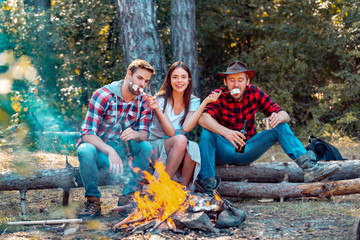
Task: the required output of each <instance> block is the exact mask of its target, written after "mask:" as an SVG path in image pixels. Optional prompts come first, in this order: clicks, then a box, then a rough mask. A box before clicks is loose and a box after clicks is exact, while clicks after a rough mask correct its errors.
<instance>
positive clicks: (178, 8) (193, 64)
mask: <svg viewBox="0 0 360 240" xmlns="http://www.w3.org/2000/svg"><path fill="white" fill-rule="evenodd" d="M171 47H172V60H173V62H175V61H183V62H185V63H187V64H188V65H189V67H190V69H191V73H192V77H193V83H194V89H195V92H196V93H197V94H198V93H199V92H198V90H199V84H198V81H199V67H198V66H199V63H198V49H197V40H196V19H195V0H189V1H184V0H172V1H171Z"/></svg>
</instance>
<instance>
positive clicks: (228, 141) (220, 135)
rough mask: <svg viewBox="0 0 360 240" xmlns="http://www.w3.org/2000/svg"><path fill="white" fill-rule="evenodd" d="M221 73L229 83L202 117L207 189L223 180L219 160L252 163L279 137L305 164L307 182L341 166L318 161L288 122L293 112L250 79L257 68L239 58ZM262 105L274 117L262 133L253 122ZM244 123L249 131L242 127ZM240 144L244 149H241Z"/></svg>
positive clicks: (203, 173)
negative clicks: (217, 168) (218, 170)
mask: <svg viewBox="0 0 360 240" xmlns="http://www.w3.org/2000/svg"><path fill="white" fill-rule="evenodd" d="M219 74H220V75H222V76H223V77H224V84H225V87H221V88H219V89H216V90H214V92H219V91H222V94H221V95H220V97H219V98H218V100H217V101H216V102H213V103H210V104H208V105H207V106H206V108H205V110H204V112H203V114H202V116H201V118H200V119H199V124H200V125H201V126H202V127H203V131H202V133H201V138H200V144H199V145H200V153H201V170H200V174H199V178H200V185H202V187H203V188H204V189H205V191H206V192H208V193H211V192H212V190H213V189H216V188H217V187H218V185H219V183H220V179H218V178H215V163H216V164H235V165H248V164H250V163H252V162H254V161H255V160H256V159H258V158H259V157H260V156H261V155H262V154H263V153H265V152H266V151H267V150H268V149H269V148H270V147H271V146H272V145H274V144H275V143H276V142H279V143H280V145H281V147H282V148H283V150H284V152H285V153H286V154H287V155H288V156H289V157H290V158H292V159H293V160H295V162H296V163H297V164H298V165H299V166H300V167H301V168H302V169H303V171H304V180H305V181H306V182H311V181H318V180H321V179H324V178H325V177H327V176H330V175H332V174H335V173H336V172H337V171H338V170H339V169H340V167H339V166H338V165H337V164H331V165H320V164H318V163H317V161H316V155H315V153H314V152H313V151H306V149H305V148H304V146H303V145H302V144H301V142H300V141H299V139H298V138H297V137H296V136H295V135H294V134H293V132H292V131H291V129H290V127H289V125H288V122H289V121H290V117H289V115H288V113H287V112H285V111H284V110H283V109H282V108H281V107H280V106H279V105H277V104H276V103H274V102H272V101H271V99H270V97H269V96H268V95H266V94H265V93H264V92H263V91H262V90H261V89H260V88H259V87H257V86H255V85H252V84H250V80H251V79H252V78H253V77H254V75H255V73H254V71H253V70H248V69H247V68H246V65H245V64H244V63H242V62H240V61H235V62H232V63H230V64H229V65H228V68H227V70H226V72H220V73H219ZM257 109H259V110H260V111H261V112H263V113H264V114H265V115H266V116H267V117H268V118H269V125H270V127H271V129H269V130H264V131H262V132H261V133H259V134H256V128H255V125H254V123H255V113H256V111H257ZM245 123H246V124H245ZM244 124H245V126H244ZM243 128H244V129H245V130H246V131H247V135H246V136H245V135H244V134H243V133H241V132H240V130H241V129H243ZM239 148H245V149H244V152H243V153H241V152H238V151H236V149H239Z"/></svg>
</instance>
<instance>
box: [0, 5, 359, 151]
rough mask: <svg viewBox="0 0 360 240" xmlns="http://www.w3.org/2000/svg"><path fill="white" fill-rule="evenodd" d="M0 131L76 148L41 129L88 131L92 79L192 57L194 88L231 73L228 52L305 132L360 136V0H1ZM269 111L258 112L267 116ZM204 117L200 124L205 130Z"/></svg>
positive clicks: (160, 68) (199, 90)
mask: <svg viewBox="0 0 360 240" xmlns="http://www.w3.org/2000/svg"><path fill="white" fill-rule="evenodd" d="M0 7H1V16H0V17H1V18H0V89H1V90H0V92H1V94H0V103H1V106H0V140H1V145H6V144H8V143H9V142H11V141H12V136H13V133H15V132H17V136H21V141H22V143H24V144H23V145H26V146H28V147H29V148H31V149H43V150H50V151H56V152H73V150H74V148H73V146H74V143H75V142H74V141H72V142H71V144H69V141H68V140H67V139H65V138H64V137H61V136H58V135H56V136H53V139H52V141H51V142H52V143H55V144H49V141H46V142H44V140H42V139H43V138H42V137H41V136H43V135H42V134H43V132H44V131H45V132H49V131H51V132H64V131H66V132H71V131H79V128H80V125H81V123H82V121H83V118H84V116H85V113H86V110H87V106H88V102H89V99H90V97H91V95H92V93H93V91H94V90H95V89H97V88H99V87H101V86H103V85H105V84H107V83H110V82H112V81H115V80H119V79H122V78H123V77H124V75H125V69H126V67H127V65H128V64H129V63H130V62H131V61H132V60H133V59H135V58H143V59H145V60H147V61H149V62H150V63H151V64H152V65H154V66H155V68H156V70H157V74H156V75H155V76H154V78H153V80H152V83H151V84H150V86H149V88H148V89H146V91H147V92H149V93H152V94H154V93H155V92H156V91H157V90H158V89H159V87H160V86H161V84H162V82H163V80H164V75H165V73H166V70H167V67H169V66H170V65H171V63H172V62H174V61H177V60H181V61H184V62H187V63H188V64H189V65H190V67H191V68H192V72H193V73H194V78H195V79H194V82H195V93H196V95H197V96H199V97H200V98H202V99H203V98H205V97H206V96H207V94H209V93H210V92H211V90H213V89H215V88H218V87H220V86H222V85H223V80H222V79H221V76H219V75H218V74H217V72H219V71H224V70H225V69H226V66H227V64H228V63H229V62H231V61H233V60H235V59H240V60H242V61H244V62H246V63H247V65H248V67H249V68H251V69H254V70H255V73H256V74H255V78H254V79H253V80H252V83H253V84H256V85H257V86H259V87H260V88H262V89H263V90H264V91H265V92H266V93H268V94H269V95H270V96H271V98H272V100H273V101H275V102H277V103H278V104H279V105H280V106H281V107H282V108H283V109H285V110H286V111H287V112H288V113H289V114H290V116H291V118H292V121H291V128H292V129H293V130H294V132H295V134H296V135H297V136H299V138H300V139H301V140H302V141H304V140H305V139H306V137H307V136H308V135H310V134H314V135H316V136H318V137H324V138H327V139H328V140H329V139H339V138H345V139H347V140H350V141H358V140H359V138H360V121H359V119H360V13H359V11H360V10H359V9H360V8H359V1H358V0H347V1H343V0H337V1H333V0H330V1H323V0H317V1H314V0H271V1H269V0H202V1H194V0H189V1H184V0H172V1H171V0H162V1H154V0H137V1H132V0H87V1H84V0H76V1H75V0H74V1H71V0H23V1H20V0H18V1H16V0H8V1H4V0H0ZM262 117H263V115H261V114H258V115H257V119H258V120H259V119H261V118H262ZM199 132H200V129H199V128H197V129H195V130H194V131H193V132H192V137H193V138H195V139H196V138H198V137H199Z"/></svg>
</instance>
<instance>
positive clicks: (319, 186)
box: [218, 178, 360, 199]
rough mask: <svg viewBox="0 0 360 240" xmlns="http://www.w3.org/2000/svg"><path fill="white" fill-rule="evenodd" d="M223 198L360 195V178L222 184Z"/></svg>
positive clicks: (221, 192)
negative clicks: (309, 181) (307, 181)
mask: <svg viewBox="0 0 360 240" xmlns="http://www.w3.org/2000/svg"><path fill="white" fill-rule="evenodd" d="M218 191H219V193H220V194H221V196H224V197H237V198H276V199H287V198H298V197H331V196H338V195H348V194H357V193H360V178H356V179H350V180H339V181H324V182H314V183H290V182H286V181H284V182H281V183H249V182H222V183H221V184H220V187H219V189H218Z"/></svg>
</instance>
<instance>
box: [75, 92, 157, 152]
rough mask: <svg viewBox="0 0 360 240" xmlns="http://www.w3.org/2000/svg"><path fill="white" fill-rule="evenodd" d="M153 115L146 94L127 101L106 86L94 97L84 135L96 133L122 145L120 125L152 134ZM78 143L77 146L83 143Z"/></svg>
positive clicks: (86, 118)
mask: <svg viewBox="0 0 360 240" xmlns="http://www.w3.org/2000/svg"><path fill="white" fill-rule="evenodd" d="M151 118H152V113H151V109H150V106H149V104H148V102H147V100H146V97H145V95H144V94H140V95H138V96H136V97H135V98H134V99H133V100H132V101H130V102H125V101H124V100H123V99H122V98H121V97H119V96H116V95H115V94H114V93H111V92H110V91H109V90H108V89H106V88H105V87H102V88H100V89H98V90H96V91H95V92H94V94H93V96H92V97H91V100H90V103H89V108H88V111H87V113H86V116H85V120H84V122H83V124H82V125H81V130H80V133H81V136H83V135H86V134H96V135H97V136H99V137H100V138H101V139H102V140H103V141H104V142H110V141H117V142H120V141H121V140H120V135H121V132H122V131H123V130H124V129H121V123H123V124H124V126H125V128H128V127H130V126H131V127H132V128H133V129H134V130H135V131H147V132H149V128H150V123H151ZM82 142H83V141H82V138H81V137H80V138H79V140H78V141H77V142H76V147H78V146H79V145H80V144H81V143H82Z"/></svg>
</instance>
